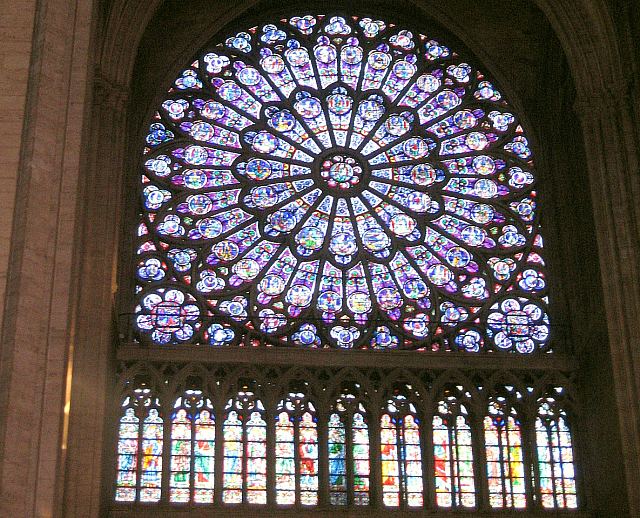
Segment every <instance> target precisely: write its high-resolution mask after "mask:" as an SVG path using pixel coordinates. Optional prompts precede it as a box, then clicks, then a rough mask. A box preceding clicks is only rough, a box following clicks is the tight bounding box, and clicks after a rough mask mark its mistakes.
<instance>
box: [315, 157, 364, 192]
mask: <svg viewBox="0 0 640 518" xmlns="http://www.w3.org/2000/svg"><path fill="white" fill-rule="evenodd" d="M320 175H321V176H322V178H324V179H325V180H326V181H327V184H328V185H329V187H334V188H338V189H349V187H352V186H354V185H357V184H358V183H360V179H361V177H362V166H361V165H360V164H359V162H358V161H357V160H356V159H355V158H352V157H350V156H346V155H333V156H332V157H329V158H327V159H326V160H325V161H324V162H322V166H321V169H320Z"/></svg>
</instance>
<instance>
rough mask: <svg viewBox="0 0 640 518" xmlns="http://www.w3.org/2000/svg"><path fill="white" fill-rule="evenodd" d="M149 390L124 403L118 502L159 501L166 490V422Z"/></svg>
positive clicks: (139, 389) (119, 439)
mask: <svg viewBox="0 0 640 518" xmlns="http://www.w3.org/2000/svg"><path fill="white" fill-rule="evenodd" d="M159 406H160V405H159V402H158V400H157V398H155V397H154V396H153V395H152V394H151V390H150V389H149V388H137V389H135V390H134V391H133V392H132V394H131V395H129V396H127V397H126V398H125V399H124V401H123V403H122V409H123V413H122V417H121V418H120V425H119V428H118V453H117V459H118V460H117V470H118V473H117V476H116V496H115V498H116V501H119V502H158V501H159V500H160V491H161V488H162V447H163V428H162V427H163V420H162V417H161V415H160V411H159Z"/></svg>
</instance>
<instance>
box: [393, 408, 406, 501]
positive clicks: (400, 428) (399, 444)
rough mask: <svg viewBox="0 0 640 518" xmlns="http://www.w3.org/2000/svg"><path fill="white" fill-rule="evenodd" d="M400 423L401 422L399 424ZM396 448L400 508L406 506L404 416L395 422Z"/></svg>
mask: <svg viewBox="0 0 640 518" xmlns="http://www.w3.org/2000/svg"><path fill="white" fill-rule="evenodd" d="M400 423H402V424H400ZM396 448H397V451H398V489H399V492H400V494H399V497H400V498H399V504H400V508H401V509H404V508H406V507H407V499H408V494H407V484H406V476H407V465H406V459H407V457H406V452H405V437H404V416H403V417H402V418H400V419H398V420H397V422H396Z"/></svg>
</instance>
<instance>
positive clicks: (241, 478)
mask: <svg viewBox="0 0 640 518" xmlns="http://www.w3.org/2000/svg"><path fill="white" fill-rule="evenodd" d="M223 438H224V474H223V477H224V480H223V492H222V501H223V502H224V503H227V504H239V503H248V504H265V503H266V502H267V423H266V421H265V409H264V405H263V404H262V401H261V400H260V399H258V398H256V396H255V394H254V393H253V392H252V391H251V390H249V389H245V390H241V391H240V392H238V394H237V396H236V397H234V398H232V399H229V401H228V402H227V405H226V409H225V420H224V425H223Z"/></svg>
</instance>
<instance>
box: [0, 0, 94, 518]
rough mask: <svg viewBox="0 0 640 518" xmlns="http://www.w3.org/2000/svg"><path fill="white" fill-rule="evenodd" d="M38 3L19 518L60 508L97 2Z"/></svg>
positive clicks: (14, 372) (2, 416)
mask: <svg viewBox="0 0 640 518" xmlns="http://www.w3.org/2000/svg"><path fill="white" fill-rule="evenodd" d="M16 5H17V6H16V7H14V8H13V9H21V8H24V9H25V14H27V13H28V12H29V10H30V9H31V7H30V6H29V4H26V5H25V6H21V4H20V3H18V4H16ZM4 7H5V6H3V10H4ZM36 7H37V8H36V9H34V10H32V11H31V14H32V15H33V13H34V12H35V20H34V23H33V35H32V46H31V61H30V63H29V79H28V85H27V89H26V100H25V102H24V104H23V105H22V106H20V109H21V110H23V111H24V125H23V127H22V133H21V141H20V160H19V163H18V168H17V189H16V197H15V206H14V207H15V208H14V219H13V223H14V224H13V228H12V237H11V249H10V250H9V264H10V267H9V272H8V275H7V289H6V298H5V306H4V315H3V330H2V335H1V338H0V340H1V342H0V346H1V351H2V356H1V360H0V362H1V365H0V493H1V494H0V516H15V517H18V516H19V517H32V516H38V517H51V516H55V515H57V514H59V510H60V502H61V496H60V486H59V480H61V479H63V471H62V465H63V462H64V451H65V440H64V423H65V416H66V405H65V393H66V374H67V355H68V351H69V346H70V342H71V341H72V333H71V327H70V324H69V322H70V318H71V316H70V314H71V308H72V307H73V303H74V289H73V286H74V275H73V274H74V272H73V268H72V264H73V252H74V249H75V245H76V240H75V239H76V233H75V230H76V218H77V211H76V205H77V186H78V182H79V172H80V167H81V163H82V152H83V148H82V138H83V134H84V127H85V117H84V116H85V113H84V109H85V101H86V99H87V95H88V90H87V88H86V86H87V84H86V83H87V81H86V75H87V74H86V72H87V68H88V62H89V57H90V55H91V38H90V36H91V28H92V20H93V7H94V2H93V1H92V0H86V1H84V0H83V1H80V0H75V1H70V0H41V1H39V2H37V3H36ZM3 14H4V13H3ZM9 48H10V47H9ZM5 79H8V80H10V81H18V82H19V81H20V80H22V79H21V77H20V75H19V74H18V75H17V76H15V77H11V75H8V76H7V77H6V78H5ZM22 88H23V85H18V88H17V91H20V90H22ZM6 89H7V90H10V89H11V85H7V86H6ZM5 115H6V114H5ZM9 116H10V115H9ZM9 221H10V220H9Z"/></svg>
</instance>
